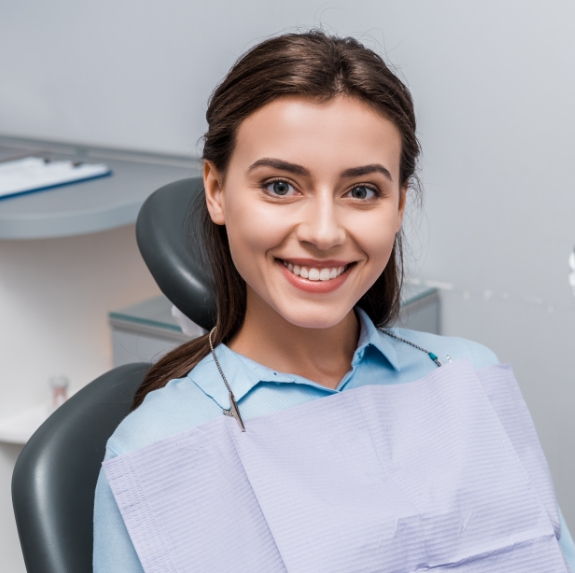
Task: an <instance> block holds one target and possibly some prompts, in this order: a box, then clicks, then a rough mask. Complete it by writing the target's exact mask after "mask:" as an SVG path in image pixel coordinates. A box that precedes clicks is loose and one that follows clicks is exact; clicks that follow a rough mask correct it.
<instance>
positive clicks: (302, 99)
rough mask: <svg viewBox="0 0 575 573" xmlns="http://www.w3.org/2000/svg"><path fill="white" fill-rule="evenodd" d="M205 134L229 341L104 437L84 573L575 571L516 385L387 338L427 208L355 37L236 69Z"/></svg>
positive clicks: (309, 41)
mask: <svg viewBox="0 0 575 573" xmlns="http://www.w3.org/2000/svg"><path fill="white" fill-rule="evenodd" d="M207 120H208V125H209V128H208V132H207V133H206V136H205V145H204V187H205V202H204V203H202V205H201V206H200V207H199V208H200V209H202V211H203V214H204V217H203V221H204V227H203V233H204V240H205V243H206V245H207V249H208V257H209V261H210V264H211V266H212V270H213V274H214V277H215V289H216V295H217V302H218V317H217V325H216V328H215V329H214V330H213V331H212V332H211V333H210V334H209V335H206V336H203V337H201V338H199V339H196V340H193V341H191V342H189V343H187V344H185V345H183V346H181V347H180V348H178V349H176V350H174V351H173V352H172V353H170V354H168V355H167V356H166V357H165V358H163V359H162V360H160V361H159V362H158V363H157V364H156V365H155V366H154V367H153V368H152V369H151V370H150V372H149V374H148V376H147V378H146V380H145V381H144V383H143V385H142V387H141V388H140V391H139V392H138V394H137V396H136V400H135V406H136V407H137V409H135V411H134V412H133V413H132V414H131V415H130V416H128V418H126V420H124V422H123V423H122V424H121V425H120V426H119V428H118V429H117V430H116V432H115V433H114V435H113V436H112V437H111V438H110V440H109V442H108V447H107V452H106V462H105V464H104V466H105V472H102V473H101V475H100V479H99V482H98V487H97V491H96V503H95V538H94V539H95V548H94V570H95V571H96V572H97V573H100V572H106V573H110V572H113V571H122V572H124V573H126V572H136V571H140V572H141V571H146V573H149V572H150V571H171V570H174V571H191V570H194V571H195V570H201V571H228V570H229V571H232V570H233V571H290V572H292V571H342V572H343V571H346V572H347V571H406V572H407V571H415V570H420V569H427V568H431V567H434V568H436V569H438V570H439V571H442V570H444V569H445V570H447V569H449V570H453V569H456V570H461V571H484V570H485V571H519V570H521V571H542V570H546V571H567V569H566V565H565V564H564V561H563V557H562V556H561V551H560V549H559V543H560V544H561V548H562V549H563V553H564V554H565V555H567V556H570V557H569V558H570V559H571V558H572V557H571V556H572V555H573V543H572V541H571V540H570V537H569V533H568V531H567V529H566V526H565V524H564V523H561V524H560V517H559V514H558V513H557V507H556V503H555V501H554V495H553V490H552V485H551V483H550V480H549V476H548V472H547V467H546V465H545V462H544V459H543V457H542V453H541V451H540V447H539V444H538V442H537V438H536V436H535V435H534V433H533V428H532V425H531V422H530V419H529V416H528V414H527V413H526V411H525V410H524V404H523V403H522V402H521V399H520V397H518V394H517V392H516V388H515V386H514V385H513V383H512V382H511V381H510V378H509V377H510V376H511V377H512V375H511V374H510V372H509V371H508V370H505V369H504V368H502V367H500V366H497V362H498V361H497V359H496V357H495V356H494V354H493V353H492V352H491V351H489V350H487V349H486V348H484V347H482V346H480V345H478V344H475V343H472V342H468V341H465V340H461V339H455V338H445V337H438V336H435V335H431V334H426V333H421V332H415V331H409V330H404V329H398V328H393V329H391V330H379V329H383V328H386V327H389V325H391V324H392V323H393V321H394V320H395V319H396V318H397V314H398V309H399V301H400V289H401V284H402V251H401V225H402V219H403V214H404V210H405V203H406V195H407V193H408V189H409V188H410V186H411V187H412V188H413V187H415V190H417V186H416V185H412V183H414V177H415V175H414V174H415V168H416V163H417V158H418V154H419V145H418V141H417V138H416V130H415V128H416V126H415V115H414V110H413V105H412V100H411V97H410V94H409V92H408V90H407V88H406V87H405V86H404V85H403V84H402V83H401V81H400V80H399V79H398V78H397V77H395V76H394V75H393V74H392V73H391V71H390V70H389V69H388V68H387V66H386V65H385V63H384V62H383V61H382V59H381V58H380V57H379V56H377V55H376V54H375V53H374V52H372V51H371V50H368V49H366V48H364V47H363V46H362V45H361V44H359V43H358V42H357V41H355V40H353V39H351V38H344V39H340V38H334V37H329V36H327V35H325V34H324V33H322V32H316V31H314V32H310V33H305V34H288V35H284V36H281V37H277V38H273V39H271V40H267V41H265V42H263V43H261V44H259V45H258V46H256V47H255V48H253V49H252V50H250V51H249V52H248V53H247V54H245V55H244V56H243V57H242V58H240V60H239V61H238V62H237V63H236V64H235V65H234V67H233V68H232V69H231V71H230V72H229V74H228V76H227V77H226V78H225V79H224V80H223V82H222V83H221V84H220V85H219V86H218V87H217V89H216V90H215V92H214V93H213V95H212V97H211V100H210V103H209V107H208V111H207ZM448 356H449V357H450V358H448ZM459 359H464V360H459ZM451 360H453V361H454V363H453V364H448V365H446V366H443V367H441V368H440V366H442V363H444V362H448V361H451ZM479 369H482V370H479ZM406 382H411V383H412V384H403V383H406ZM502 388H508V389H509V390H508V391H507V390H505V391H502V390H501V389H502ZM348 390H349V391H350V392H348ZM316 398H326V399H325V400H319V401H316V400H315V399H316ZM510 405H511V406H510ZM510 408H511V409H510ZM222 412H223V413H227V414H228V415H229V416H231V417H227V418H226V417H225V416H222ZM464 413H465V414H464Z"/></svg>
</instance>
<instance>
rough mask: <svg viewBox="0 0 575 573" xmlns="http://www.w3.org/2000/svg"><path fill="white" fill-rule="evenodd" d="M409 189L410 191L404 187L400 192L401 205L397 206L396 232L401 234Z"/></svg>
mask: <svg viewBox="0 0 575 573" xmlns="http://www.w3.org/2000/svg"><path fill="white" fill-rule="evenodd" d="M407 189H408V186H407V185H404V186H403V187H402V188H401V189H400V190H399V204H398V206H397V231H396V233H399V230H400V229H401V225H402V223H403V215H404V214H405V204H406V203H407Z"/></svg>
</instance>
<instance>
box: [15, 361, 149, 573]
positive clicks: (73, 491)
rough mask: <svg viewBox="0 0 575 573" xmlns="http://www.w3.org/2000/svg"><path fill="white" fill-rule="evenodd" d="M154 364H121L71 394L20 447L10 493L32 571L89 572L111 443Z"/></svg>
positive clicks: (48, 572)
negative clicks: (99, 486)
mask: <svg viewBox="0 0 575 573" xmlns="http://www.w3.org/2000/svg"><path fill="white" fill-rule="evenodd" d="M149 367H150V365H149V364H144V363H136V364H128V365H126V366H120V367H119V368H116V369H114V370H111V371H110V372H107V373H106V374H104V375H103V376H100V377H99V378H97V379H96V380H94V381H93V382H91V383H90V384H88V385H87V386H85V387H84V388H82V390H80V391H79V392H77V393H76V394H75V395H74V396H72V397H71V398H70V399H69V400H68V401H67V402H65V403H64V404H63V405H62V406H60V408H58V409H57V410H56V411H55V412H54V413H53V414H52V415H51V416H50V417H49V418H48V420H46V422H44V424H42V426H40V428H39V429H38V430H37V431H36V432H35V434H34V435H33V436H32V437H31V438H30V440H29V441H28V443H27V444H26V446H25V447H24V449H23V450H22V453H21V454H20V456H19V458H18V461H17V462H16V467H15V469H14V474H13V477H12V500H13V505H14V512H15V514H16V524H17V527H18V534H19V537H20V544H21V546H22V552H23V554H24V561H25V564H26V570H27V571H28V573H91V571H92V535H93V528H92V520H93V508H94V490H95V488H96V481H97V479H98V473H99V471H100V467H101V462H102V459H103V458H104V451H105V446H106V442H107V440H108V438H109V437H110V436H111V435H112V433H113V432H114V430H115V429H116V427H117V426H118V424H119V423H120V422H121V421H122V419H123V418H124V417H125V416H126V415H127V414H128V412H129V411H130V407H131V405H132V400H133V398H134V394H135V393H136V390H137V388H138V387H139V386H140V384H141V382H142V380H143V379H144V376H145V374H146V372H147V371H148V368H149Z"/></svg>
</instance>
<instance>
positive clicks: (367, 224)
mask: <svg viewBox="0 0 575 573" xmlns="http://www.w3.org/2000/svg"><path fill="white" fill-rule="evenodd" d="M396 225H397V221H396V219H395V217H389V216H387V217H386V216H375V217H364V218H362V219H361V221H358V222H357V224H356V225H354V228H353V229H350V231H351V232H352V233H353V236H354V238H355V239H356V242H357V244H358V246H359V248H360V249H361V250H362V251H363V252H364V253H365V255H367V265H368V268H369V274H370V275H373V276H374V277H375V278H377V277H378V276H379V275H380V274H381V273H382V272H383V269H384V268H385V266H386V265H387V262H388V261H389V257H390V255H391V251H392V250H393V245H394V243H395V235H396ZM375 278H374V279H373V280H375Z"/></svg>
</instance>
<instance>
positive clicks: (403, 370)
mask: <svg viewBox="0 0 575 573" xmlns="http://www.w3.org/2000/svg"><path fill="white" fill-rule="evenodd" d="M356 312H357V315H358V318H359V320H360V326H361V329H360V336H359V341H358V345H357V349H356V351H355V353H354V355H353V359H352V362H351V369H350V370H349V372H348V373H347V374H346V375H345V376H344V377H343V378H342V380H341V381H340V383H339V385H338V386H337V388H336V389H335V390H334V389H331V388H326V387H325V386H322V385H320V384H317V383H316V382H312V381H311V380H307V379H306V378H303V377H301V376H297V375H294V374H285V373H283V372H276V371H274V370H271V369H269V368H267V367H265V366H262V365H261V364H258V363H256V362H254V361H252V360H250V359H248V358H246V357H244V356H241V355H240V354H237V353H235V352H233V351H232V350H230V349H229V348H228V347H227V346H225V345H223V344H221V345H220V346H218V347H217V348H216V353H217V356H218V360H219V361H220V364H221V366H222V369H223V371H224V372H225V374H226V378H227V379H228V382H229V384H230V387H231V388H232V391H233V393H234V396H235V398H236V401H237V403H238V407H239V409H240V412H241V415H242V418H243V419H244V421H245V420H248V419H250V418H253V417H256V416H262V415H266V414H271V413H274V412H278V411H280V410H284V409H286V408H292V407H294V406H297V405H299V404H303V403H304V402H308V401H310V400H314V399H316V398H322V397H325V396H328V395H330V394H334V393H337V392H342V391H344V390H349V389H351V388H357V387H359V386H363V385H365V384H402V383H405V382H413V381H414V380H418V379H419V378H422V377H424V376H425V375H426V374H429V373H430V372H431V371H433V370H435V369H436V368H437V365H436V364H435V363H434V362H433V361H432V360H431V358H430V357H429V356H428V355H427V354H425V353H424V352H422V351H421V350H418V349H416V348H414V347H412V346H410V345H408V344H406V343H405V342H401V341H398V340H396V339H394V338H391V337H389V336H388V335H386V334H384V333H382V332H380V331H378V330H377V329H376V328H375V326H374V324H373V323H372V322H371V320H370V319H369V318H368V316H367V315H366V314H365V313H364V312H363V311H362V310H361V309H356ZM391 332H392V333H394V334H397V335H398V336H400V337H402V338H405V339H406V340H409V341H410V342H412V343H414V344H416V345H418V346H420V347H422V348H425V349H426V350H428V351H431V352H433V353H435V354H436V355H437V356H438V357H439V359H440V360H441V361H442V362H444V361H446V357H447V355H449V356H450V357H451V358H452V359H453V360H457V359H459V358H467V359H469V361H470V362H471V364H472V365H473V366H474V367H475V368H481V367H483V366H488V365H491V364H497V363H498V360H497V357H496V356H495V354H494V353H493V352H491V350H489V349H487V348H485V347H484V346H481V345H480V344H477V343H474V342H470V341H468V340H464V339H461V338H449V337H443V336H437V335H434V334H429V333H424V332H417V331H414V330H406V329H401V328H394V329H391ZM229 406H230V404H229V396H228V391H227V389H226V387H225V385H224V382H223V380H222V378H221V376H220V374H219V373H218V370H217V368H216V366H215V364H214V360H213V357H212V356H211V355H208V356H206V358H204V359H203V360H202V361H201V362H200V363H199V364H198V365H197V366H196V367H195V368H194V369H193V370H192V371H191V372H190V373H189V374H188V375H187V376H185V377H184V378H180V379H178V380H172V381H170V382H169V383H168V384H167V385H166V386H165V387H164V388H161V389H160V390H156V391H154V392H151V393H150V394H148V395H147V396H146V399H145V400H144V403H143V404H142V405H141V406H140V407H139V408H138V409H137V410H135V411H134V412H132V413H131V414H130V415H129V416H127V417H126V418H125V420H124V421H123V422H122V423H121V424H120V425H119V426H118V428H117V429H116V431H115V432H114V434H113V435H112V437H111V438H110V439H109V440H108V444H107V447H106V455H105V459H111V458H113V457H115V456H119V455H122V454H126V453H128V452H131V451H133V450H137V449H139V448H142V447H144V446H146V445H149V444H151V443H154V442H156V441H158V440H161V439H163V438H167V437H169V436H173V435H174V434H177V433H179V432H183V431H185V430H188V429H190V428H193V427H195V426H198V425H199V424H203V423H205V422H209V421H210V420H213V419H214V418H216V417H217V416H221V415H222V409H227V408H229ZM560 543H561V548H562V550H563V554H564V555H565V556H566V558H567V560H568V562H569V565H570V567H571V569H572V570H573V571H575V544H574V543H573V540H572V539H571V536H570V534H569V530H568V529H567V526H566V524H565V522H564V521H563V516H561V541H560ZM115 572H118V573H120V572H121V573H143V569H142V566H141V564H140V561H139V559H138V556H137V554H136V552H135V550H134V547H133V545H132V542H131V540H130V537H129V535H128V532H127V530H126V527H125V525H124V522H123V520H122V516H121V515H120V512H119V510H118V507H117V505H116V502H115V500H114V497H113V495H112V492H111V490H110V487H109V485H108V482H107V481H106V477H105V475H104V473H103V472H100V477H99V479H98V485H97V487H96V499H95V506H94V573H115Z"/></svg>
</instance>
